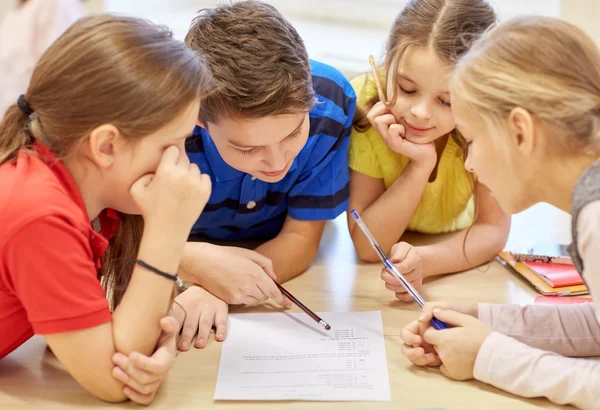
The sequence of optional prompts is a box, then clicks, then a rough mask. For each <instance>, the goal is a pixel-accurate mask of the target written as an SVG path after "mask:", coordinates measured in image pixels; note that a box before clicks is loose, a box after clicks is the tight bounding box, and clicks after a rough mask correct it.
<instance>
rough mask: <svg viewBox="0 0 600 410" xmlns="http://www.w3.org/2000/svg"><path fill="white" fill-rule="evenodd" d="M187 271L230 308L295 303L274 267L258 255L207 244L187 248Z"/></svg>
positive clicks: (234, 248)
mask: <svg viewBox="0 0 600 410" xmlns="http://www.w3.org/2000/svg"><path fill="white" fill-rule="evenodd" d="M185 271H186V272H187V273H188V274H190V275H194V276H195V277H196V278H197V282H198V283H200V284H201V285H202V287H203V288H204V289H206V290H207V291H209V292H210V293H212V294H213V295H215V296H216V297H218V298H219V299H221V300H223V301H225V302H227V303H229V304H230V305H242V304H243V305H251V306H252V305H258V304H259V303H262V302H264V301H266V300H268V299H272V300H273V301H274V302H276V303H277V304H279V305H280V306H282V307H284V308H290V307H291V306H292V302H291V301H290V300H288V298H286V297H285V296H284V295H283V294H282V293H281V291H280V290H279V288H278V287H277V285H276V284H275V280H276V279H277V277H276V276H275V272H273V263H272V262H271V260H270V259H269V258H267V257H266V256H264V255H261V254H260V253H258V252H256V251H252V250H249V249H244V248H238V247H235V246H217V245H212V244H206V243H188V244H187V245H186V262H185Z"/></svg>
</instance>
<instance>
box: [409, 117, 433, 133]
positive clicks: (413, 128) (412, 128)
mask: <svg viewBox="0 0 600 410" xmlns="http://www.w3.org/2000/svg"><path fill="white" fill-rule="evenodd" d="M404 126H405V127H406V129H407V131H410V132H412V133H413V134H419V135H421V134H425V133H427V132H429V131H431V130H432V129H433V127H419V126H417V125H414V124H411V123H410V122H408V121H406V120H404Z"/></svg>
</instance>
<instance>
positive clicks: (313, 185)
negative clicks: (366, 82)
mask: <svg viewBox="0 0 600 410" xmlns="http://www.w3.org/2000/svg"><path fill="white" fill-rule="evenodd" d="M312 73H313V86H314V88H315V91H316V93H317V99H318V102H317V104H316V106H315V108H313V110H312V111H311V113H310V133H309V140H308V142H307V146H306V147H305V149H307V151H306V155H305V159H304V161H303V162H304V163H303V164H302V174H301V175H300V177H299V178H298V180H297V182H296V184H295V185H294V186H293V187H292V189H291V190H290V192H289V195H288V214H289V216H291V217H292V218H294V219H298V220H329V219H334V218H335V217H337V216H338V215H340V214H341V213H342V212H344V211H345V210H346V209H347V207H348V198H349V180H350V172H349V168H348V145H349V142H350V130H351V128H352V119H353V117H354V112H355V109H356V96H355V94H354V90H353V89H352V86H351V85H350V83H349V82H348V80H346V79H345V78H344V76H343V75H342V74H341V73H339V72H338V71H337V70H335V69H334V68H332V67H330V66H327V65H325V64H321V63H317V62H312Z"/></svg>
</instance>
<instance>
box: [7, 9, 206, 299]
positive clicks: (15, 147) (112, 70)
mask: <svg viewBox="0 0 600 410" xmlns="http://www.w3.org/2000/svg"><path fill="white" fill-rule="evenodd" d="M208 78H209V76H207V74H206V69H205V66H204V64H203V63H202V61H201V60H200V58H199V57H198V56H197V55H196V54H195V53H194V52H192V51H191V50H189V49H187V47H185V45H184V44H183V43H182V42H180V41H177V40H175V39H173V36H172V34H171V32H170V31H169V30H168V29H166V28H165V27H161V26H156V25H154V24H152V23H149V22H147V21H144V20H139V19H135V18H129V17H120V16H112V15H101V16H94V17H86V18H83V19H81V20H79V21H78V22H76V23H75V24H74V25H73V26H71V27H70V28H69V29H68V30H67V31H66V32H65V33H64V34H63V35H62V36H61V37H60V38H58V40H56V42H55V43H54V44H52V45H51V46H50V47H49V49H48V50H47V51H46V52H45V53H44V55H43V56H42V57H41V59H40V61H39V62H38V64H37V66H36V68H35V70H34V71H33V75H32V78H31V81H30V84H29V87H28V89H27V92H26V93H25V96H24V98H25V101H26V102H27V104H28V105H29V106H30V108H31V110H32V111H33V112H34V114H33V116H31V117H30V116H29V115H27V114H26V113H24V112H23V111H21V109H19V107H18V105H17V104H14V105H12V106H11V107H9V109H8V110H7V112H6V114H5V115H4V118H3V119H2V122H1V123H0V165H1V164H3V163H5V162H8V161H12V160H14V159H15V158H16V156H17V154H18V153H19V152H21V151H23V150H29V151H31V150H30V148H31V147H32V145H33V143H34V142H35V140H38V141H40V142H42V143H43V144H45V145H46V146H48V147H49V149H50V150H51V151H52V152H53V153H54V154H56V155H57V156H59V157H64V156H66V155H70V154H72V153H73V151H74V150H73V147H74V146H75V145H76V144H77V143H79V142H81V141H83V140H84V139H85V138H86V137H88V136H89V135H90V133H91V132H92V131H93V130H94V129H95V128H96V127H98V126H100V125H102V124H113V125H114V126H115V127H117V128H118V129H119V131H120V132H121V133H122V134H123V135H124V136H125V137H128V138H141V137H143V136H146V135H149V134H152V133H153V132H155V131H156V130H158V129H160V128H162V127H163V126H165V125H166V124H168V123H169V122H171V121H172V120H173V119H174V118H176V117H177V116H178V115H180V113H181V112H182V110H184V109H185V108H186V107H188V106H189V105H190V104H191V103H192V102H193V101H194V100H196V99H199V98H200V97H201V96H202V95H203V94H204V91H203V90H204V89H205V88H206V87H207V79H208ZM16 100H17V96H15V103H16ZM32 130H33V131H32ZM34 134H35V138H34ZM120 219H121V227H120V229H119V232H118V233H117V235H115V237H113V238H112V240H111V242H110V246H109V248H108V250H107V251H106V253H105V254H104V256H103V260H102V268H101V271H100V275H101V277H102V282H103V284H104V286H105V288H106V289H107V296H108V297H109V299H110V300H111V305H112V307H113V308H114V307H115V306H116V305H117V304H118V302H119V301H120V299H121V296H122V294H123V292H124V289H125V287H126V286H127V284H128V282H129V278H130V276H131V272H132V270H133V264H132V263H131V262H132V261H134V260H135V259H136V255H137V252H138V247H139V243H140V240H141V233H142V220H141V217H138V216H132V215H124V214H120Z"/></svg>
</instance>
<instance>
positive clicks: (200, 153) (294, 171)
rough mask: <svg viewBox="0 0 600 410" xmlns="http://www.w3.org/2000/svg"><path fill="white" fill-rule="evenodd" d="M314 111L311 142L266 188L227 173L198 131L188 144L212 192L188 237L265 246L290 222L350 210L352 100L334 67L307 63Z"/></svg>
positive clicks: (212, 146)
mask: <svg viewBox="0 0 600 410" xmlns="http://www.w3.org/2000/svg"><path fill="white" fill-rule="evenodd" d="M311 73H312V82H313V87H314V90H315V94H316V97H317V100H318V102H317V104H315V106H314V108H313V109H312V110H311V111H310V113H309V119H310V130H309V134H308V141H307V143H306V145H305V146H304V148H302V150H301V151H300V153H299V154H298V156H297V157H296V158H295V159H294V162H293V163H292V165H291V167H290V169H289V170H288V173H287V174H286V176H285V177H284V178H283V179H282V180H281V181H279V182H275V183H268V182H263V181H261V180H259V179H253V177H252V175H250V174H246V173H245V172H242V171H239V170H237V169H235V168H232V167H231V166H229V165H228V164H227V163H226V162H225V161H224V160H223V158H221V156H220V155H219V152H218V151H217V148H216V146H215V144H214V143H213V141H212V139H211V137H210V135H209V134H208V132H207V131H206V130H205V129H204V128H202V127H196V129H195V130H194V134H193V135H192V136H191V137H190V138H188V140H187V141H186V151H187V154H188V157H189V158H190V161H191V162H194V163H196V164H197V165H198V166H199V167H200V170H201V171H202V172H203V173H205V174H208V175H210V177H211V180H212V193H211V195H210V199H209V201H208V204H207V205H206V207H205V208H204V211H203V212H202V215H201V216H200V219H199V220H198V221H197V222H196V224H195V225H194V227H193V229H192V235H191V236H192V238H194V237H208V238H211V239H220V240H232V241H235V240H246V239H269V238H273V237H275V236H277V234H278V233H279V232H280V231H281V228H282V226H283V222H284V220H285V218H286V216H287V215H289V216H291V217H292V218H294V219H298V220H304V221H318V220H328V219H334V218H335V217H337V216H338V215H340V214H341V213H342V212H344V211H345V210H346V208H347V207H348V197H349V188H348V184H349V179H350V175H349V168H348V143H349V141H350V130H351V127H352V118H353V116H354V111H355V109H356V95H355V94H354V90H353V88H352V86H351V85H350V82H348V80H347V79H346V78H345V77H344V76H343V75H342V74H341V73H340V72H339V71H338V70H336V69H335V68H333V67H331V66H328V65H326V64H323V63H319V62H317V61H311Z"/></svg>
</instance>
